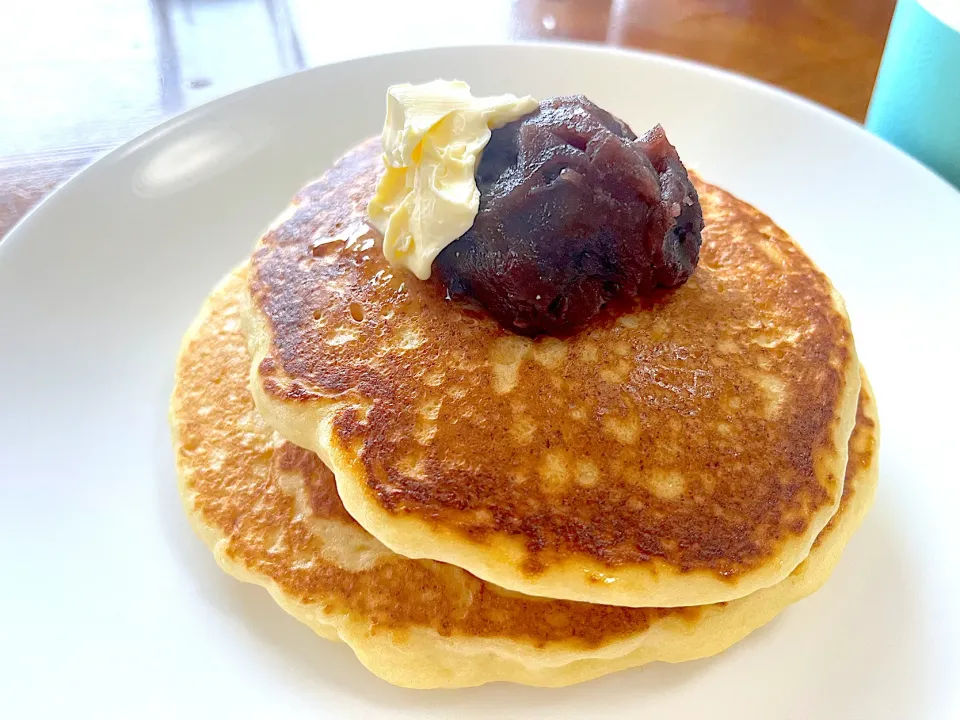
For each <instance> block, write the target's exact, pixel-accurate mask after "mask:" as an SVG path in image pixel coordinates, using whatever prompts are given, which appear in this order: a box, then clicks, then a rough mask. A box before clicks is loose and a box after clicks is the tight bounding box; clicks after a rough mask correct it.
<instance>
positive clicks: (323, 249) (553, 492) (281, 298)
mask: <svg viewBox="0 0 960 720" xmlns="http://www.w3.org/2000/svg"><path fill="white" fill-rule="evenodd" d="M379 172H380V157H379V146H378V144H377V143H376V141H368V142H367V143H364V144H362V145H360V146H359V147H358V148H356V149H355V150H353V151H352V152H351V153H349V154H348V155H346V156H345V157H344V158H343V159H341V160H340V161H339V162H338V163H337V165H336V166H335V167H334V168H332V169H331V170H330V171H329V172H328V173H327V174H326V175H325V176H324V177H323V178H321V179H320V180H319V181H317V182H316V183H314V184H312V185H310V186H308V187H307V188H305V189H304V190H303V191H302V192H301V193H300V194H299V195H298V196H297V198H296V199H295V200H294V203H293V205H292V207H291V208H290V209H289V211H288V212H287V213H285V215H284V216H283V217H282V218H281V219H280V220H278V222H277V223H276V224H275V225H274V226H273V227H272V228H271V229H270V230H269V231H268V232H267V233H266V234H265V235H264V236H263V238H262V239H261V241H260V243H259V245H258V247H257V249H256V251H255V252H254V255H253V259H252V264H251V273H250V299H251V304H250V308H249V311H248V313H247V318H246V320H247V322H246V325H247V328H246V329H247V334H248V342H249V346H250V350H251V355H252V358H253V365H252V370H253V372H252V383H251V389H252V391H253V395H254V398H255V400H256V403H257V407H258V409H259V410H260V412H261V413H262V414H263V415H264V417H265V419H266V420H267V422H268V423H269V424H270V425H271V426H273V427H274V428H276V429H277V430H278V431H279V432H280V433H281V434H282V435H283V436H285V437H286V438H287V439H289V440H291V441H292V442H294V443H296V444H298V445H300V446H302V447H305V448H308V449H310V450H313V451H314V452H316V453H318V454H319V455H320V456H321V458H322V459H323V460H324V462H325V463H326V464H327V465H328V466H329V467H330V468H331V469H332V470H333V472H334V474H335V476H336V480H337V487H338V491H339V493H340V496H341V499H342V500H343V503H344V505H345V507H346V509H347V510H348V511H349V513H350V514H351V515H352V516H353V517H354V518H355V519H356V520H357V521H358V522H359V523H360V524H361V525H362V526H363V527H364V528H365V529H366V530H367V531H368V532H370V533H371V534H373V535H374V536H376V537H377V538H378V539H380V540H381V541H382V542H383V543H384V544H385V545H387V546H388V547H390V548H391V549H393V550H394V551H396V552H399V553H401V554H403V555H406V556H408V557H424V558H431V559H435V560H442V561H445V562H449V563H452V564H455V565H459V566H460V567H463V568H466V569H467V570H469V571H471V572H472V573H474V574H475V575H478V576H479V577H481V578H483V579H485V580H489V581H491V582H494V583H496V584H498V585H501V586H504V587H507V588H510V589H513V590H517V591H520V592H524V593H527V594H531V595H544V596H549V597H555V598H564V599H570V600H583V601H588V602H602V603H607V604H615V605H628V606H663V607H666V606H677V605H698V604H708V603H713V602H722V601H726V600H731V599H734V598H737V597H741V596H743V595H746V594H748V593H750V592H753V591H754V590H757V589H759V588H762V587H766V586H769V585H772V584H774V583H776V582H779V581H780V580H782V579H783V578H784V577H786V576H787V575H788V574H789V573H790V572H791V571H792V570H793V569H794V568H795V567H796V566H797V565H798V564H799V563H800V562H801V561H802V560H803V559H804V557H806V555H807V553H808V552H809V549H810V546H811V544H812V543H813V541H814V538H815V537H816V536H817V534H818V533H819V532H820V531H821V530H822V529H823V527H824V526H825V525H826V524H827V522H828V521H829V519H830V518H831V517H832V516H833V514H834V512H835V511H836V508H837V505H838V503H839V501H840V497H841V493H842V491H843V472H844V468H845V465H846V461H847V449H846V445H847V440H848V438H849V436H850V432H851V429H852V427H853V422H854V416H855V409H856V402H857V393H858V391H859V376H858V367H859V365H858V362H857V358H856V353H855V350H854V345H853V339H852V335H851V332H850V327H849V322H848V319H847V317H846V313H845V311H844V308H843V303H842V301H841V300H840V298H839V296H838V295H837V294H836V292H835V291H834V290H833V288H832V286H831V285H830V283H829V281H828V280H827V278H826V277H825V276H824V275H823V274H822V273H821V272H820V271H819V270H818V269H817V268H816V267H815V266H814V265H813V263H812V262H811V261H810V260H809V259H808V258H807V257H806V256H805V255H804V254H803V253H802V251H800V250H799V248H797V247H796V245H794V243H793V242H792V241H791V240H790V238H789V237H788V236H787V235H786V234H785V233H784V232H783V231H782V230H780V229H779V228H777V227H776V226H775V225H774V224H773V223H772V222H771V221H770V220H769V219H768V218H766V217H765V216H764V215H762V214H761V213H759V212H758V211H756V210H755V209H753V208H752V207H750V206H749V205H747V204H746V203H743V202H742V201H740V200H738V199H736V198H734V197H732V196H730V195H729V194H727V193H725V192H724V191H722V190H720V189H719V188H716V187H713V186H710V185H707V184H704V183H699V184H698V191H699V192H700V196H701V202H702V204H703V209H704V215H705V218H706V223H707V228H706V230H705V232H704V243H703V247H702V249H701V260H700V266H699V267H698V269H697V271H696V272H695V273H694V275H693V276H692V277H691V279H690V280H689V281H688V282H687V283H686V284H685V285H683V286H681V287H680V288H678V289H677V290H675V291H670V292H663V293H660V294H658V295H656V296H654V297H648V298H644V299H642V300H641V301H639V302H637V303H635V304H633V305H632V306H630V307H617V308H611V309H610V311H609V312H607V313H606V314H605V315H604V316H603V317H601V318H599V319H598V320H597V321H596V322H594V323H593V324H592V325H591V326H590V327H588V328H587V329H585V330H583V331H581V332H579V333H577V334H576V335H574V336H572V337H570V338H566V339H558V338H552V337H541V338H536V339H533V340H531V339H528V338H523V337H519V336H517V335H514V334H512V333H510V332H508V331H505V330H504V329H502V328H501V327H500V326H499V325H498V324H497V323H496V322H495V321H493V320H492V319H491V318H489V317H488V316H487V315H486V314H485V313H484V312H483V311H482V310H478V309H476V308H473V307H469V306H466V305H463V304H460V303H457V302H453V301H449V300H447V299H446V298H445V293H444V290H443V288H442V287H440V286H439V284H438V283H436V282H421V281H419V280H417V279H416V278H415V277H414V276H412V275H411V274H409V273H406V272H403V271H400V270H396V269H393V268H391V267H390V266H389V265H388V264H387V263H386V261H385V260H384V258H383V256H382V254H381V252H380V249H379V247H378V243H379V236H378V235H377V233H376V231H374V230H372V229H371V228H370V227H369V226H368V225H367V223H366V212H365V207H366V203H367V200H368V199H369V197H370V196H371V195H372V193H373V189H374V186H375V183H376V179H377V176H378V174H379Z"/></svg>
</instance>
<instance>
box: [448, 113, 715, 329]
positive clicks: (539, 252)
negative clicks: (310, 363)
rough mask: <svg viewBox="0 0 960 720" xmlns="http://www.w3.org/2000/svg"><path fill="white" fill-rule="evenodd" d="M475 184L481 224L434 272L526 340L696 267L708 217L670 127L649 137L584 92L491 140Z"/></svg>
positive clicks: (573, 325) (673, 281)
mask: <svg viewBox="0 0 960 720" xmlns="http://www.w3.org/2000/svg"><path fill="white" fill-rule="evenodd" d="M476 180H477V186H478V188H479V190H480V209H479V213H478V214H477V218H476V220H475V222H474V224H473V227H471V228H470V230H468V231H467V232H466V233H464V234H463V235H462V236H460V237H459V238H458V239H457V240H455V241H454V242H452V243H451V244H450V245H448V246H447V247H446V248H444V250H443V251H442V252H441V253H440V255H439V256H438V257H437V259H436V261H435V264H434V270H435V271H436V274H437V277H438V278H439V280H440V282H442V283H443V284H444V285H445V286H446V288H447V290H448V291H449V292H450V294H451V296H453V297H462V298H472V299H474V300H476V301H477V302H479V303H480V304H481V305H482V306H484V307H485V308H486V309H487V311H489V312H490V314H491V315H493V317H495V318H496V319H497V320H498V321H499V322H500V323H501V324H502V325H503V326H504V327H507V328H510V329H512V330H514V331H516V332H518V333H521V334H524V335H536V334H539V333H548V334H552V335H563V334H569V333H571V332H573V331H575V330H577V329H578V328H580V327H582V326H583V325H584V324H585V323H587V322H588V321H589V320H590V319H591V318H592V317H594V316H595V315H596V314H597V313H598V312H599V311H600V309H601V308H602V307H603V306H604V305H605V304H606V303H607V302H609V301H610V300H611V299H613V298H616V297H627V298H629V297H637V296H640V295H644V294H647V293H649V292H651V291H652V290H654V289H656V288H659V287H664V288H669V287H674V286H677V285H680V284H682V283H683V282H685V281H686V280H687V278H689V277H690V274H691V273H692V272H693V270H694V268H696V265H697V260H698V258H699V254H700V243H701V235H700V232H701V230H702V229H703V212H702V210H701V208H700V201H699V198H698V197H697V191H696V190H695V189H694V187H693V184H692V183H691V181H690V178H689V177H688V175H687V171H686V168H684V166H683V163H681V162H680V158H679V156H678V155H677V151H676V149H675V148H674V147H673V145H671V144H670V142H669V141H668V140H667V136H666V134H665V133H664V131H663V128H662V127H660V126H659V125H657V126H656V127H654V128H653V129H652V130H650V131H649V132H647V133H646V134H645V135H643V136H642V137H640V138H638V137H637V136H636V135H635V134H634V133H633V131H632V130H631V129H630V128H629V127H628V126H627V124H626V123H624V122H622V121H621V120H619V119H617V118H616V117H614V116H613V115H611V114H610V113H608V112H607V111H605V110H603V109H601V108H599V107H597V106H596V105H594V104H593V103H592V102H590V101H589V100H587V99H586V98H585V97H583V96H582V95H578V96H571V97H556V98H550V99H547V100H544V101H542V102H541V103H540V107H539V109H538V110H536V111H535V112H533V113H532V114H530V115H528V116H526V117H524V118H521V119H520V120H517V121H516V122H512V123H510V124H508V125H505V126H504V127H502V128H500V129H498V130H495V131H494V132H493V133H492V136H491V138H490V142H489V143H488V144H487V147H486V148H485V150H484V152H483V155H482V157H481V159H480V162H479V163H478V166H477V172H476Z"/></svg>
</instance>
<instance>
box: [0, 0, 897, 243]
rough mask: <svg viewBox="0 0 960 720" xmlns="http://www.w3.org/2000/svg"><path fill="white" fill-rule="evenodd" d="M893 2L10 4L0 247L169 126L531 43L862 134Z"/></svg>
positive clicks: (172, 0) (0, 71)
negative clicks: (679, 71) (829, 118)
mask: <svg viewBox="0 0 960 720" xmlns="http://www.w3.org/2000/svg"><path fill="white" fill-rule="evenodd" d="M894 2H895V0H463V1H458V0H392V2H388V1H387V0H336V1H335V0H229V1H228V0H84V1H83V2H62V1H60V0H29V1H28V0H10V2H9V3H6V4H5V5H4V12H3V21H2V22H0V88H3V90H2V92H0V237H2V236H3V235H4V234H5V233H6V231H7V230H9V229H10V227H12V225H13V224H14V223H15V222H16V221H17V220H18V219H19V218H20V217H21V216H22V215H23V214H24V213H25V212H26V211H27V210H28V209H29V208H30V207H32V206H33V205H34V204H35V203H36V202H37V201H38V200H39V199H40V198H42V197H43V196H44V195H46V194H47V193H49V192H50V191H51V190H52V189H53V188H55V187H56V186H57V185H59V184H60V183H61V182H63V181H64V180H65V179H66V178H68V177H69V176H71V175H72V174H74V173H76V172H77V171H78V170H80V169H81V168H82V167H84V166H85V165H87V164H88V163H90V162H91V161H92V160H93V159H95V158H96V157H97V156H99V155H101V154H103V153H104V152H106V151H107V150H109V149H111V148H113V147H115V146H116V145H118V144H120V143H121V142H123V141H125V140H127V139H129V138H131V137H133V136H135V135H136V134H138V133H140V132H142V131H144V130H146V129H147V128H149V127H151V126H152V125H155V124H156V123H158V122H160V121H161V120H163V119H164V118H166V117H169V116H170V115H173V114H175V113H178V112H180V111H182V110H185V109H187V108H190V107H193V106H195V105H198V104H199V103H202V102H205V101H207V100H210V99H212V98H214V97H217V96H219V95H223V94H225V93H228V92H231V91H233V90H236V89H238V88H241V87H244V86H246V85H250V84H252V83H255V82H260V81H262V80H266V79H269V78H271V77H274V76H277V75H281V74H284V73H288V72H292V71H294V70H298V69H301V68H305V67H310V66H313V65H319V64H322V63H326V62H330V61H333V60H339V59H343V58H347V57H355V56H359V55H364V54H368V53H370V52H374V51H381V50H397V49H403V48H409V47H424V46H429V45H437V44H445V45H446V44H458V43H468V42H498V41H504V40H510V39H534V38H538V39H564V40H585V41H590V42H599V43H608V44H611V45H619V46H623V47H631V48H643V49H645V50H655V51H658V52H663V53H670V54H673V55H680V56H683V57H687V58H692V59H695V60H700V61H703V62H706V63H710V64H713V65H719V66H722V67H726V68H731V69H733V70H737V71H740V72H743V73H746V74H748V75H752V76H754V77H757V78H761V79H763V80H766V81H768V82H771V83H774V84H776V85H779V86H781V87H784V88H787V89H789V90H792V91H794V92H797V93H800V94H801V95H806V96H807V97H810V98H812V99H814V100H816V101H818V102H821V103H823V104H825V105H828V106H830V107H832V108H834V109H836V110H839V111H840V112H842V113H845V114H847V115H849V116H851V117H853V118H855V119H857V120H861V119H862V118H863V116H864V113H865V112H866V108H867V103H868V100H869V98H870V92H871V90H872V88H873V80H874V76H875V75H876V71H877V67H878V65H879V62H880V55H881V51H882V49H883V41H884V38H885V36H886V32H887V27H888V26H889V23H890V18H891V15H892V13H893V6H894ZM425 18H429V20H430V22H429V23H426V22H425V21H424V19H425ZM437 28H443V30H442V31H441V30H438V29H437Z"/></svg>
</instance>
